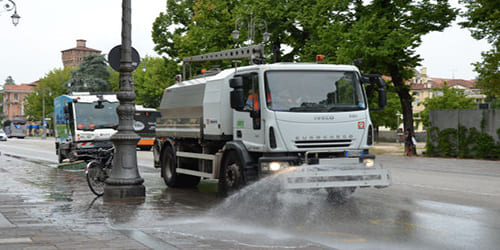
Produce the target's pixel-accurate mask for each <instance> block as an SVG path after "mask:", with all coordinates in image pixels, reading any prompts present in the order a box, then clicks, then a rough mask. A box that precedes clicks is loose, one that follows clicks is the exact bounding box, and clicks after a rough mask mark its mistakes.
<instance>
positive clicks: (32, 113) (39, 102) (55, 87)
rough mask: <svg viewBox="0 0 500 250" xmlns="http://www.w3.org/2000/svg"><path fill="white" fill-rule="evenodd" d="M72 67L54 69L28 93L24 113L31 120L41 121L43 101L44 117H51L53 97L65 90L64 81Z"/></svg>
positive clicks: (67, 78)
mask: <svg viewBox="0 0 500 250" xmlns="http://www.w3.org/2000/svg"><path fill="white" fill-rule="evenodd" d="M72 70H73V69H72V68H69V67H66V68H64V69H54V70H52V71H50V72H49V73H48V74H47V75H46V76H45V77H44V78H42V79H40V82H39V83H38V86H36V87H35V88H34V89H33V93H31V94H29V95H28V96H27V97H26V99H27V104H26V106H25V112H26V115H27V116H28V117H29V119H30V120H32V121H41V120H42V117H43V106H44V105H43V103H44V101H45V117H51V116H52V115H51V114H52V113H53V112H54V98H55V97H57V96H59V95H62V94H64V93H65V92H66V90H67V89H66V86H65V83H66V82H67V81H68V80H69V79H70V78H71V71H72Z"/></svg>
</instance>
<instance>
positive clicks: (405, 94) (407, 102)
mask: <svg viewBox="0 0 500 250" xmlns="http://www.w3.org/2000/svg"><path fill="white" fill-rule="evenodd" d="M389 69H390V72H391V78H392V82H393V83H394V86H395V87H396V92H397V93H398V96H399V101H400V102H401V109H402V111H403V127H404V131H406V130H407V129H410V131H411V133H412V135H414V134H415V129H414V127H413V109H412V104H411V99H412V97H411V94H410V86H406V85H405V83H404V80H403V78H402V77H401V73H400V71H399V69H398V67H397V66H396V65H391V66H389ZM405 152H406V144H405ZM412 153H413V155H416V147H414V148H413V152H412Z"/></svg>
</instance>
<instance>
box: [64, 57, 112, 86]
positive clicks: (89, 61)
mask: <svg viewBox="0 0 500 250" xmlns="http://www.w3.org/2000/svg"><path fill="white" fill-rule="evenodd" d="M109 77H110V72H109V71H108V67H107V64H106V60H105V59H104V56H103V55H89V56H86V57H84V59H83V62H82V63H81V64H80V66H79V67H78V68H77V69H76V70H75V71H73V72H72V74H71V79H70V80H69V81H68V82H67V84H68V92H69V93H71V92H82V91H88V92H108V91H111V86H110V84H109Z"/></svg>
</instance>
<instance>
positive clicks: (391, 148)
mask: <svg viewBox="0 0 500 250" xmlns="http://www.w3.org/2000/svg"><path fill="white" fill-rule="evenodd" d="M424 151H425V142H418V143H417V156H422V154H423V152H424ZM370 153H371V154H374V155H394V156H404V154H405V145H404V143H396V142H377V143H375V145H373V147H372V148H371V149H370Z"/></svg>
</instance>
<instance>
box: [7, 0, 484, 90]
mask: <svg viewBox="0 0 500 250" xmlns="http://www.w3.org/2000/svg"><path fill="white" fill-rule="evenodd" d="M14 1H15V2H16V4H17V8H18V14H19V15H20V16H21V19H20V22H19V25H17V26H16V27H14V26H13V25H12V22H11V18H10V16H11V15H12V12H0V84H3V83H4V82H5V79H6V78H7V77H8V76H12V78H13V79H14V81H15V82H16V84H21V83H31V82H34V81H36V80H38V79H40V78H43V77H44V76H45V75H46V74H47V73H49V72H50V71H51V70H53V69H55V68H62V67H63V65H62V61H61V51H62V50H65V49H69V48H73V47H76V40H77V39H85V40H87V47H90V48H94V49H98V50H101V51H102V53H104V54H107V53H108V52H109V51H110V50H111V49H112V48H113V47H114V46H116V45H118V44H120V42H121V41H120V39H121V36H120V33H121V0H105V1H103V0H85V1H83V0H79V1H77V0H70V1H68V0H45V1H40V0H14ZM5 2H6V0H0V4H3V3H5ZM452 2H455V3H456V2H457V0H453V1H452ZM165 8H166V1H165V0H147V1H137V0H136V1H132V46H133V47H134V48H136V49H137V51H138V52H139V54H140V56H141V57H144V56H146V55H148V56H158V54H156V53H155V52H154V51H153V47H154V44H153V42H152V39H151V27H152V23H153V21H154V20H155V18H156V17H157V16H158V14H159V13H160V12H161V11H165ZM0 10H1V11H3V8H0ZM489 48H490V46H489V45H488V44H487V43H486V42H484V41H476V40H474V39H473V38H472V37H471V36H470V32H469V31H467V30H463V29H460V28H458V25H455V26H454V27H451V28H448V29H446V30H445V31H444V32H434V33H431V34H428V35H426V36H425V37H424V38H423V44H422V46H421V47H420V48H419V49H418V50H417V53H419V54H420V55H421V56H422V58H423V59H424V60H423V62H422V67H427V71H428V75H429V76H430V77H441V78H456V79H473V78H475V76H476V73H475V72H473V67H472V66H471V63H473V62H476V61H479V60H480V59H481V52H482V51H486V50H488V49H489ZM419 68H421V67H419Z"/></svg>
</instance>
